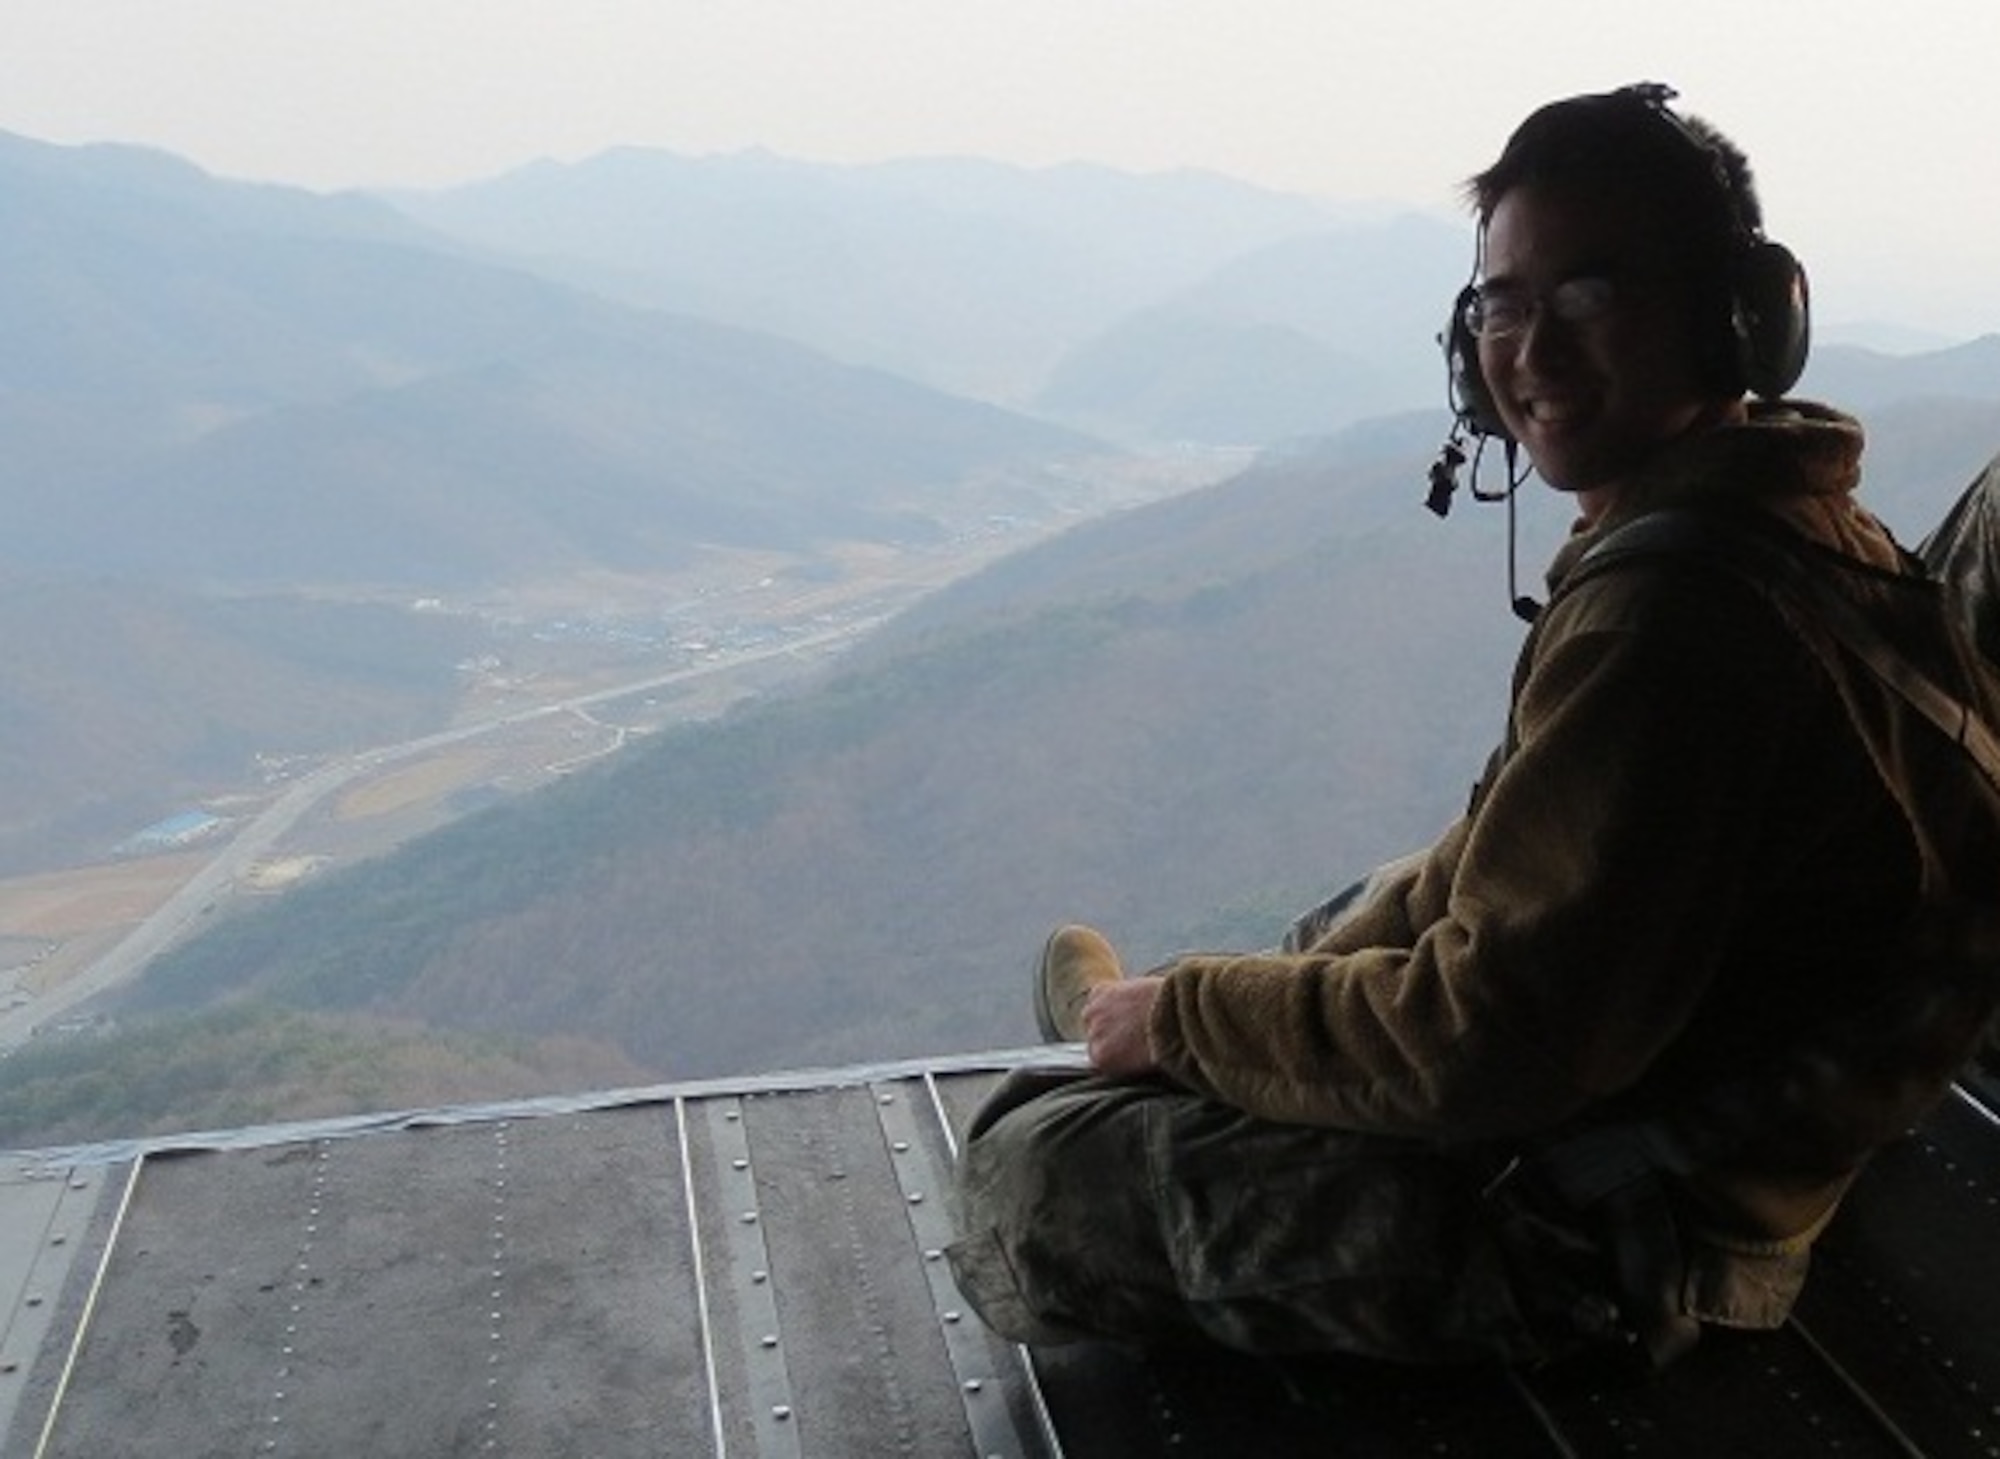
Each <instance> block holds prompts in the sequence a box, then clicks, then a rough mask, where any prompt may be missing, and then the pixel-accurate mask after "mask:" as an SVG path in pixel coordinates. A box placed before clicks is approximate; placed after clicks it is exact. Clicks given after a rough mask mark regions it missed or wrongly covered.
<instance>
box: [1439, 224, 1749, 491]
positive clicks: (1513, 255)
mask: <svg viewBox="0 0 2000 1459" xmlns="http://www.w3.org/2000/svg"><path fill="white" fill-rule="evenodd" d="M1599 280H1602V281H1603V285H1602V286H1600V285H1598V284H1597V282H1596V281H1599ZM1481 289H1482V292H1483V293H1484V294H1485V296H1486V297H1487V299H1488V300H1489V301H1493V303H1494V306H1495V308H1494V313H1495V314H1496V315H1499V316H1500V317H1501V319H1502V320H1503V321H1504V322H1505V323H1511V324H1513V325H1515V326H1516V327H1515V328H1512V329H1511V330H1507V331H1506V332H1504V333H1497V334H1496V333H1494V332H1488V333H1484V334H1482V335H1481V336H1480V338H1479V365H1480V369H1481V371H1482V372H1483V373H1484V375H1485V377H1486V383H1487V385H1488V387H1489V388H1490V389H1491V391H1492V394H1493V401H1494V404H1495V406H1496V407H1497V408H1498V410H1499V413H1500V418H1501V420H1502V421H1503V422H1504V423H1505V424H1506V426H1507V429H1508V431H1509V432H1510V433H1512V435H1513V436H1514V438H1515V439H1516V440H1517V441H1519V442H1520V443H1521V446H1522V448H1523V449H1524V450H1526V451H1527V453H1528V458H1529V459H1530V460H1531V461H1533V462H1534V463H1535V469H1536V470H1537V471H1538V472H1540V473H1541V476H1542V479H1543V480H1545V481H1547V482H1548V483H1549V484H1550V485H1551V486H1555V487H1558V488H1560V489H1561V490H1564V491H1573V492H1579V493H1582V494H1584V498H1585V499H1584V503H1583V505H1584V510H1585V512H1586V513H1587V514H1588V515H1592V516H1595V515H1596V514H1597V512H1598V511H1600V510H1602V507H1603V505H1604V504H1605V502H1606V501H1608V499H1609V497H1610V496H1611V495H1612V494H1613V493H1615V490H1616V488H1617V487H1618V486H1619V485H1620V484H1621V483H1622V482H1623V481H1625V480H1626V478H1628V477H1629V476H1630V475H1631V474H1632V472H1633V471H1634V470H1635V469H1637V468H1638V467H1639V466H1641V465H1642V464H1644V463H1645V462H1646V461H1647V460H1648V459H1649V458H1650V457H1651V456H1652V455H1653V454H1654V453H1655V452H1657V451H1658V450H1659V449H1660V447H1661V446H1663V445H1665V444H1666V443H1667V442H1669V441H1672V440H1674V439H1676V438H1677V437H1680V436H1683V435H1686V434H1688V433H1689V432H1691V431H1694V430H1698V429H1703V428H1706V427H1708V426H1710V425H1713V424H1715V423H1716V421H1717V420H1719V419H1720V418H1721V416H1722V415H1723V413H1724V411H1725V409H1726V403H1725V402H1724V401H1723V400H1722V399H1720V398H1719V397H1718V396H1717V395H1716V393H1715V392H1714V390H1713V389H1712V388H1710V387H1708V386H1706V385H1705V384H1704V383H1703V381H1702V378H1701V369H1700V363H1699V355H1698V352H1697V347H1696V344H1695V320H1694V315H1693V308H1692V301H1691V298H1690V295H1691V290H1690V288H1689V286H1688V284H1687V283H1686V282H1685V275H1684V274H1683V273H1681V272H1680V271H1678V270H1676V268H1675V266H1674V260H1673V258H1672V255H1671V253H1670V251H1669V245H1668V244H1667V243H1665V242H1664V241H1663V239H1662V230H1661V229H1660V228H1659V226H1658V222H1657V220H1656V218H1655V217H1654V216H1653V215H1652V213H1651V211H1650V210H1649V209H1647V208H1646V207H1645V206H1644V205H1643V203H1642V202H1641V201H1640V200H1638V199H1636V198H1628V197H1623V196H1621V195H1619V194H1617V193H1615V192H1614V193H1610V194H1596V195H1592V194H1583V193H1577V192H1571V191H1565V190H1560V189H1550V188H1546V187H1542V186H1537V185H1524V186H1521V187H1517V188H1513V189H1511V190H1510V191H1508V192H1507V193H1505V194H1503V195H1502V196H1501V198H1500V201H1499V203H1498V204H1497V205H1495V207H1494V209H1493V215H1492V217H1491V219H1490V220H1489V221H1488V224H1487V230H1486V252H1485V278H1484V281H1483V283H1482V285H1481ZM1509 315H1511V316H1512V317H1511V319H1509V318H1508V317H1507V316H1509ZM1564 316H1568V317H1564Z"/></svg>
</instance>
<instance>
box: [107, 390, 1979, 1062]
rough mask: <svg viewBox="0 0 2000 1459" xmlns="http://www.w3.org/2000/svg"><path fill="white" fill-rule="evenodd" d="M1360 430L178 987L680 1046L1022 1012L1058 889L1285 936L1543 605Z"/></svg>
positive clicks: (203, 954) (338, 893) (1445, 754)
mask: <svg viewBox="0 0 2000 1459" xmlns="http://www.w3.org/2000/svg"><path fill="white" fill-rule="evenodd" d="M1945 414H1946V415H1948V416H1949V417H1950V418H1951V419H1954V420H1957V421H1958V422H1959V426H1960V439H1959V442H1958V451H1959V452H1961V453H1965V459H1963V460H1962V461H1961V462H1959V463H1956V464H1954V463H1953V462H1952V461H1951V459H1950V458H1951V457H1952V456H1953V452H1952V450H1950V449H1948V448H1943V447H1934V448H1933V449H1932V450H1930V451H1929V452H1928V453H1922V454H1925V455H1926V456H1927V459H1929V460H1930V461H1931V462H1932V465H1931V467H1930V468H1929V471H1930V473H1931V475H1930V479H1924V475H1925V474H1924V473H1923V472H1920V471H1918V470H1916V469H1914V468H1912V469H1911V470H1910V471H1908V472H1906V473H1905V475H1904V478H1903V481H1902V483H1901V487H1902V489H1901V490H1899V491H1889V490H1886V489H1885V491H1884V493H1883V495H1884V496H1885V498H1887V501H1888V504H1889V505H1893V506H1894V507H1895V510H1896V512H1897V513H1900V514H1901V515H1902V516H1903V518H1904V519H1905V520H1907V521H1908V522H1910V523H1911V524H1912V525H1911V527H1910V528H1906V535H1914V532H1915V530H1917V529H1919V528H1920V527H1921V526H1922V525H1923V524H1925V523H1927V522H1928V521H1929V520H1930V519H1931V518H1933V517H1934V516H1935V515H1937V514H1938V513H1939V512H1941V511H1942V509H1943V506H1944V504H1945V503H1946V502H1948V500H1949V499H1950V497H1951V495H1952V494H1953V493H1954V492H1955V490H1956V488H1957V487H1958V486H1960V485H1962V484H1963V481H1964V480H1965V479H1967V478H1969V476H1970V475H1971V474H1972V472H1973V470H1975V469H1976V468H1977V466H1978V465H1980V464H1981V463H1982V461H1983V458H1984V456H1985V455H1987V454H1990V450H1987V449H1986V448H1984V447H1980V446H1977V445H1976V438H1977V436H1978V435H1979V433H1980V432H1987V433H1989V436H1988V438H1989V439H1991V436H1990V433H1991V432H1992V431H1993V430H1994V429H1995V428H1996V426H2000V418H1996V412H1995V411H1994V409H1993V408H1991V407H1981V408H1977V409H1974V408H1971V407H1967V408H1964V409H1962V410H1957V411H1952V412H1946V413H1945ZM1916 418H1917V419H1920V420H1922V421H1923V422H1924V423H1925V425H1926V427H1927V428H1928V429H1929V430H1930V431H1931V432H1932V433H1933V434H1932V439H1933V440H1934V441H1941V440H1942V439H1943V437H1942V435H1940V434H1939V432H1940V428H1941V417H1940V415H1939V412H1938V410H1937V409H1936V408H1931V409H1927V410H1925V411H1923V412H1920V413H1918V415H1917V417H1916ZM1898 421H1899V417H1898V416H1897V415H1896V414H1894V413H1890V414H1888V415H1885V416H1884V418H1883V421H1882V423H1881V425H1880V430H1881V432H1882V434H1883V435H1884V437H1885V445H1886V446H1887V447H1888V449H1887V451H1886V452H1885V454H1886V455H1888V456H1890V457H1891V458H1893V457H1894V456H1896V455H1897V454H1898V440H1897V430H1898ZM1354 452H1355V448H1354V445H1353V443H1351V442H1350V443H1347V444H1346V446H1345V447H1340V446H1336V447H1330V448H1328V449H1327V450H1326V451H1324V452H1322V453H1320V454H1317V455H1303V456H1300V457H1297V458H1294V459H1292V460H1289V461H1285V462H1274V463H1270V464H1267V465H1266V466H1264V467H1262V468H1260V469H1258V470H1255V471H1252V472H1250V473H1248V474H1246V475H1245V476H1243V477H1242V478H1240V479H1238V480H1235V481H1233V482H1230V483H1227V484H1226V485H1224V486H1222V487H1218V488H1215V489H1212V490H1211V491H1209V492H1205V493H1201V494H1198V495H1196V496H1193V497H1189V498H1184V499H1182V500H1179V501H1176V502H1172V503H1168V504H1164V505H1162V506H1159V507H1155V508H1150V509H1146V510H1143V511H1139V512H1135V513H1132V514H1130V515H1129V516H1127V517H1124V518H1120V519H1116V520H1113V521H1108V522H1104V523H1100V524H1097V525H1095V526H1092V527H1089V528H1086V529H1083V531H1081V532H1079V533H1077V534H1075V535H1074V536H1073V537H1072V538H1071V539H1066V540H1062V541H1058V542H1056V543H1053V544H1051V545H1050V546H1048V547H1046V548H1044V549H1041V550H1039V551H1038V552H1035V553H1030V554H1027V555H1025V556H1023V557H1022V558H1020V559H1016V560H1014V561H1012V562H1010V563H1008V564H1005V565H1003V567H1002V568H1001V569H998V570H996V571H995V573H994V574H993V575H992V576H993V578H994V579H995V580H996V582H995V583H992V584H982V583H981V582H979V581H974V582H970V583H967V584H965V585H963V586H962V587H961V589H959V590H958V591H957V592H955V593H953V594H948V595H946V597H945V598H944V599H942V600H940V605H939V607H938V609H937V610H936V611H934V612H932V613H929V614H923V615H915V616H914V617H913V621H912V623H911V625H910V626H909V627H908V629H907V630H906V636H905V637H904V638H903V640H902V642H903V644H904V647H902V648H900V649H893V650H892V649H891V648H890V647H887V646H885V648H884V649H883V651H882V652H881V653H880V654H878V655H874V656H871V657H869V658H868V659H865V660H863V661H861V662H858V663H857V664H855V665H854V666H853V667H852V668H851V669H850V670H848V671H845V672H843V673H842V674H840V675H839V676H838V677H836V678H834V679H832V680H831V681H830V682H828V683H826V684H825V685H823V686H821V687H820V688H818V689H816V690H814V691H812V692H809V693H802V694H799V695H797V696H794V697H790V698H787V699H784V700H781V701H777V702H768V703H764V704H761V705H758V706H755V707H752V708H749V709H747V710H744V711H741V712H739V713H737V714H735V715H733V716H731V717H729V718H728V719H726V720H725V721H723V722H721V723H719V724H716V725H714V726H710V727H705V728H701V729H696V730H690V731H686V732H683V733H680V734H676V735H674V736H672V737H669V738H665V739H662V740H661V741H659V742H656V743H654V744H651V745H649V746H647V747H645V748H644V749H642V750H640V751H637V752H634V753H633V754H631V755H629V756H628V757H625V758H623V759H621V760H620V761H618V762H616V763H615V764H614V765H613V766H612V767H611V768H609V769H608V770H606V771H604V772H603V773H601V774H598V775H595V776H592V777H590V778H588V779H586V780H583V781H580V782H578V783H574V784H571V785H568V786H565V787H562V788H560V789H558V790H556V791H553V792H549V793H544V794H541V795H538V796H536V797H533V798H531V799H529V800H524V801H521V802H518V803H515V804H513V805H510V806H506V807H503V808H500V809H498V810H495V811H493V812H489V813H486V814H484V815H482V816H480V817H477V818H475V819H473V820H469V821H466V822H464V823H462V824H460V825H459V826H457V827H455V828H453V829H450V830H448V831H446V832H443V833H441V834H439V835H437V836H434V837H431V838H429V839H428V840H426V841H425V842H423V843H421V844H419V845H417V846H413V847H411V848H410V849H409V850H407V851H406V852H404V853H401V854H398V855H397V856H395V857H392V858H390V859H387V860H384V861H381V862H378V863H375V864H373V865H368V866H363V867H360V868H357V869H356V870H354V871H353V872H351V873H349V874H347V875H344V876H341V877H338V878H331V879H328V880H327V881H325V882H323V883H321V884H319V885H316V886H312V887H308V888H307V889H305V890H303V891H301V892H300V893H298V894H296V895H294V896H293V897H291V898H288V899H287V900H286V901H285V902H283V903H281V904H280V905H279V906H278V907H277V908H275V909H274V910H273V911H272V912H270V913H269V914H267V915H258V916H253V917H246V918H244V919H242V920H240V921H238V922H236V923H234V924H232V925H228V926H225V927H224V928H222V929H220V930H218V931H217V932H216V933H214V934H212V935H211V936H209V937H208V938H206V939H204V940H202V941H201V942H198V943H196V944H194V945H192V946H190V947H189V948H187V949H185V950H184V951H182V952H181V953H178V954H175V955H172V956H170V957H168V958H167V959H165V960H164V961H163V962H161V963H160V964H159V965H158V966H157V967H156V968H155V970H154V971H153V973H152V974H150V975H149V976H148V977H147V979H146V980H145V981H144V983H143V985H142V989H141V991H142V995H143V999H144V1003H145V1006H148V1007H152V1008H166V1007H179V1006H187V1005H189V1004H191V1003H199V1002H201V1001H203V1000H208V999H214V998H218V997H225V996H233V995H242V994H253V995H255V996H258V997H261V998H266V999H271V1000H276V1001H278V1002H281V1003H285V1004H289V1005H297V1006H301V1007H308V1008H331V1009H348V1010H357V1011H366V1012H369V1013H374V1014H381V1015H390V1016H396V1017H410V1018H418V1019H422V1020H425V1021H427V1022H430V1023H432V1024H434V1025H437V1026H440V1027H448V1028H458V1029H469V1030H478V1031H487V1032H492V1031H521V1032H526V1031H534V1032H548V1031H561V1032H564V1033H566V1034H572V1035H576V1036H580V1037H585V1038H590V1039H594V1040H599V1041H603V1042H606V1043H610V1044H615V1045H616V1046H618V1047H620V1048H622V1049H623V1050H624V1051H625V1052H626V1053H627V1054H628V1055H629V1056H631V1057H632V1058H634V1059H635V1060H637V1061H639V1062H640V1063H642V1064H644V1065H646V1066H647V1067H649V1068H652V1069H654V1070H656V1071H658V1073H659V1074H660V1075H661V1076H662V1077H676V1078H678V1077H687V1076H693V1075H699V1074H713V1073H722V1072H747V1071H753V1070H759V1069H769V1068H774V1067H783V1066H787V1065H798V1064H809V1063H814V1062H820V1061H826V1060H852V1059H866V1058H881V1057H889V1056H895V1055H912V1054H917V1053H924V1052H931V1053H935V1052H941V1051H946V1050H954V1049H968V1048H976V1047H982V1046H991V1045H996V1044H1007V1043H1012V1042H1016V1041H1021V1040H1025V1039H1027V1038H1029V1037H1030V1036H1031V1034H1030V1029H1031V1025H1030V1023H1029V1021H1028V1016H1027V1011H1026V1002H1025V999H1024V997H1023V991H1022V990H1023V986H1024V985H1023V978H1024V976H1025V974H1024V969H1025V966H1026V963H1027V960H1028V959H1029V958H1030V957H1031V955H1032V954H1033V952H1034V950H1035V948H1036V947H1038V946H1039V943H1040V940H1041V937H1042V936H1043V935H1044V933H1045V932H1046V930H1047V928H1048V926H1049V925H1051V924H1052V923H1054V922H1057V921H1060V920H1065V919H1069V918H1083V919H1087V920H1091V921H1094V922H1097V923H1099V924H1100V925H1103V926H1104V927H1105V928H1107V930H1109V931H1110V932H1112V933H1113V934H1114V935H1115V936H1116V937H1117V938H1118V939H1119V940H1120V942H1121V943H1122V944H1124V945H1125V946H1127V947H1128V948H1129V949H1130V951H1131V953H1132V955H1133V956H1134V957H1135V958H1136V959H1138V960H1141V961H1146V960H1151V959H1154V958H1158V957H1162V956H1165V955H1167V954H1169V953H1170V952H1172V951H1174V950H1175V949H1177V948H1181V947H1185V946H1190V945H1255V944H1258V943H1261V942H1269V941H1272V940H1275V939H1276V937H1277V936H1278V934H1279V933H1280V931H1281V930H1282V926H1283V922H1284V919H1285V917H1286V916H1287V915H1288V914H1289V912H1291V911H1292V910H1295V909H1296V908H1297V907H1299V906H1301V905H1303V904H1304V903H1305V902H1306V901H1308V900H1310V899H1311V898H1313V897H1315V896H1317V895H1319V894H1320V893H1321V892H1323V891H1325V890H1329V889H1330V888H1331V886H1332V885H1333V884H1335V883H1336V882H1338V881H1340V880H1343V879H1344V878H1345V877H1346V876H1347V875H1349V874H1350V873H1352V872H1354V871H1356V870H1359V869H1362V868H1365V866H1367V865H1368V864H1370V863H1371V862H1372V861H1373V860H1375V859H1378V858H1380V857H1383V856H1387V855H1390V854H1393V853H1395V852H1397V851H1399V850H1403V849H1407V848H1408V847H1409V846H1411V845H1414V844H1416V843H1418V842H1420V841H1422V840H1423V839H1426V838H1427V837H1428V836H1429V835H1431V834H1432V833H1433V832H1434V831H1435V830H1436V829H1437V828H1438V827H1439V826H1440V825H1441V824H1442V823H1443V821H1444V820H1445V819H1446V818H1448V817H1449V816H1450V815H1451V814H1453V813H1454V812H1455V811H1456V810H1457V809H1458V807H1459V805H1460V804H1461V803H1462V799H1463V796H1464V794H1465V792H1466V790H1467V789H1468V788H1469V786H1470V783H1471V781H1472V778H1473V777H1474V775H1475V774H1476V773H1477V771H1478V769H1479V765H1480V762H1481V760H1482V759H1483V756H1484V753H1485V751H1486V750H1487V749H1488V748H1489V747H1490V745H1491V744H1492V743H1493V742H1494V740H1495V739H1496V737H1497V735H1498V734H1499V732H1500V729H1501V720H1500V715H1501V707H1502V704H1503V698H1504V689H1505V683H1506V674H1507V670H1508V667H1509V662H1510V658H1511V654H1512V651H1513V648H1514V646H1515V644H1516V643H1517V642H1518V638H1519V633H1520V625H1519V624H1518V623H1516V622H1515V621H1514V620H1513V619H1512V618H1511V616H1510V615H1509V614H1508V612H1507V608H1506V588H1505V563H1504V540H1503V539H1504V535H1505V523H1504V520H1503V514H1502V513H1501V512H1499V511H1497V510H1492V509H1488V510H1485V511H1478V510H1473V509H1470V508H1465V509H1461V512H1460V514H1458V515H1456V516H1454V517H1453V518H1452V519H1451V521H1450V522H1448V523H1445V524H1440V523H1437V522H1435V521H1433V520H1432V519H1430V518H1429V517H1428V516H1427V515H1426V514H1424V513H1422V511H1421V510H1420V509H1419V508H1418V507H1417V505H1416V499H1417V496H1418V494H1419V489H1418V482H1419V480H1420V471H1421V465H1422V461H1421V458H1411V457H1408V456H1406V455H1396V454H1392V455H1388V456H1370V455H1369V453H1368V452H1366V451H1361V452H1359V454H1358V458H1357V456H1356V455H1355V454H1354ZM1903 454H1905V455H1909V456H1912V457H1914V456H1915V455H1916V454H1919V453H1916V452H1915V451H1914V448H1907V447H1906V449H1905V450H1904V452H1903ZM1552 507H1553V508H1556V510H1554V511H1551V510H1550V509H1551V508H1552ZM1523 508H1524V516H1525V517H1526V518H1527V521H1528V527H1529V530H1528V537H1529V539H1530V540H1531V541H1532V540H1533V539H1535V538H1537V537H1541V538H1546V537H1547V536H1548V535H1549V534H1550V533H1551V532H1554V531H1559V530H1560V528H1561V525H1562V514H1561V512H1560V504H1559V503H1558V502H1555V501H1554V500H1553V499H1547V500H1540V499H1538V500H1531V501H1528V502H1524V504H1523ZM1524 551H1526V552H1529V553H1532V554H1533V555H1532V557H1531V558H1530V561H1529V564H1527V565H1525V566H1524V574H1525V579H1524V581H1525V584H1526V585H1528V586H1532V581H1533V573H1534V571H1535V566H1536V565H1538V563H1539V560H1540V557H1541V555H1542V550H1541V547H1540V546H1529V547H1527V548H1524ZM954 605H955V606H954Z"/></svg>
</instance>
